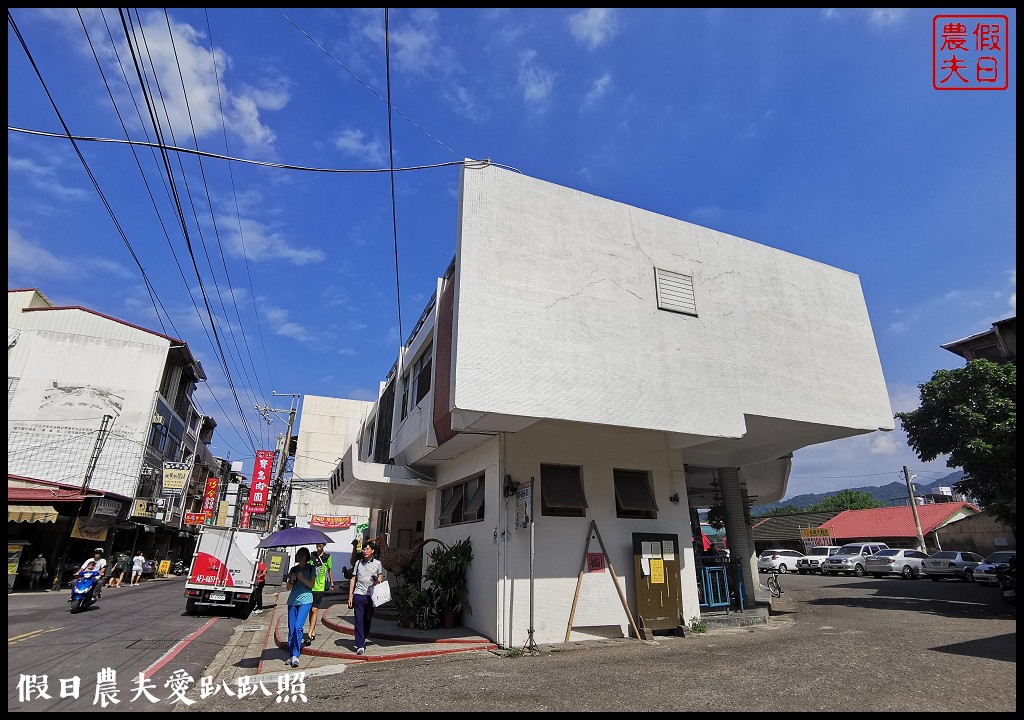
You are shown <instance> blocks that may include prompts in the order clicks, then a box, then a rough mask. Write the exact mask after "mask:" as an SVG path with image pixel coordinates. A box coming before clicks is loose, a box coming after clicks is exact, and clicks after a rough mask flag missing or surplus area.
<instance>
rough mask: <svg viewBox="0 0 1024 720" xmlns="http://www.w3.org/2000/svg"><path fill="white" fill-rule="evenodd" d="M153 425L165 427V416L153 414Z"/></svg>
mask: <svg viewBox="0 0 1024 720" xmlns="http://www.w3.org/2000/svg"><path fill="white" fill-rule="evenodd" d="M153 424H154V425H163V424H164V416H163V415H160V414H159V413H153Z"/></svg>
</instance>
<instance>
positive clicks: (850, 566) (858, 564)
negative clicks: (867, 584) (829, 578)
mask: <svg viewBox="0 0 1024 720" xmlns="http://www.w3.org/2000/svg"><path fill="white" fill-rule="evenodd" d="M888 547H889V546H888V545H886V544H885V543H880V542H856V543H846V544H845V545H843V546H842V547H841V548H839V552H837V553H836V554H835V555H833V556H831V557H830V558H828V559H827V560H825V564H824V565H822V566H821V574H822V575H838V574H840V573H850V574H851V575H855V576H857V577H860V576H862V575H863V574H864V567H865V565H864V563H865V561H866V560H867V559H868V557H870V556H871V555H874V554H875V553H876V552H878V551H879V550H885V549H887V548H888Z"/></svg>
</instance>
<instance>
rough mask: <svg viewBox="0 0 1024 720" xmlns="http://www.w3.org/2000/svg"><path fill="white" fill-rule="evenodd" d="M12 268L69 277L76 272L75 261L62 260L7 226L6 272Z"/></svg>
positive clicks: (43, 275)
mask: <svg viewBox="0 0 1024 720" xmlns="http://www.w3.org/2000/svg"><path fill="white" fill-rule="evenodd" d="M12 270H16V271H22V272H31V273H32V274H33V275H36V276H39V277H44V278H45V277H71V276H73V275H75V274H76V270H75V263H74V262H73V261H70V260H62V259H61V258H59V257H57V256H56V255H54V254H53V253H51V252H50V251H49V250H45V249H44V248H41V247H39V246H38V245H35V244H33V243H31V242H29V241H28V240H26V239H25V238H24V237H22V235H21V233H19V232H18V231H17V230H14V229H13V228H11V227H8V228H7V273H8V277H10V273H11V271H12Z"/></svg>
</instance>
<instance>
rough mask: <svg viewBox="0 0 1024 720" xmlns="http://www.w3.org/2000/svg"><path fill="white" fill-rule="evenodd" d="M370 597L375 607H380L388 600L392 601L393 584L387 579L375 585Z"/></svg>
mask: <svg viewBox="0 0 1024 720" xmlns="http://www.w3.org/2000/svg"><path fill="white" fill-rule="evenodd" d="M370 599H371V600H372V601H373V606H374V607H380V606H381V605H383V604H384V603H386V602H391V586H390V585H389V584H388V581H387V580H384V581H383V582H379V583H377V584H376V585H374V586H373V590H372V591H371V592H370Z"/></svg>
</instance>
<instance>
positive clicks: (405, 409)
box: [399, 373, 410, 420]
mask: <svg viewBox="0 0 1024 720" xmlns="http://www.w3.org/2000/svg"><path fill="white" fill-rule="evenodd" d="M409 379H410V378H409V373H406V374H405V375H403V376H402V408H401V410H400V411H399V412H400V413H401V417H400V418H399V419H400V420H405V416H406V415H408V414H409Z"/></svg>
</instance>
